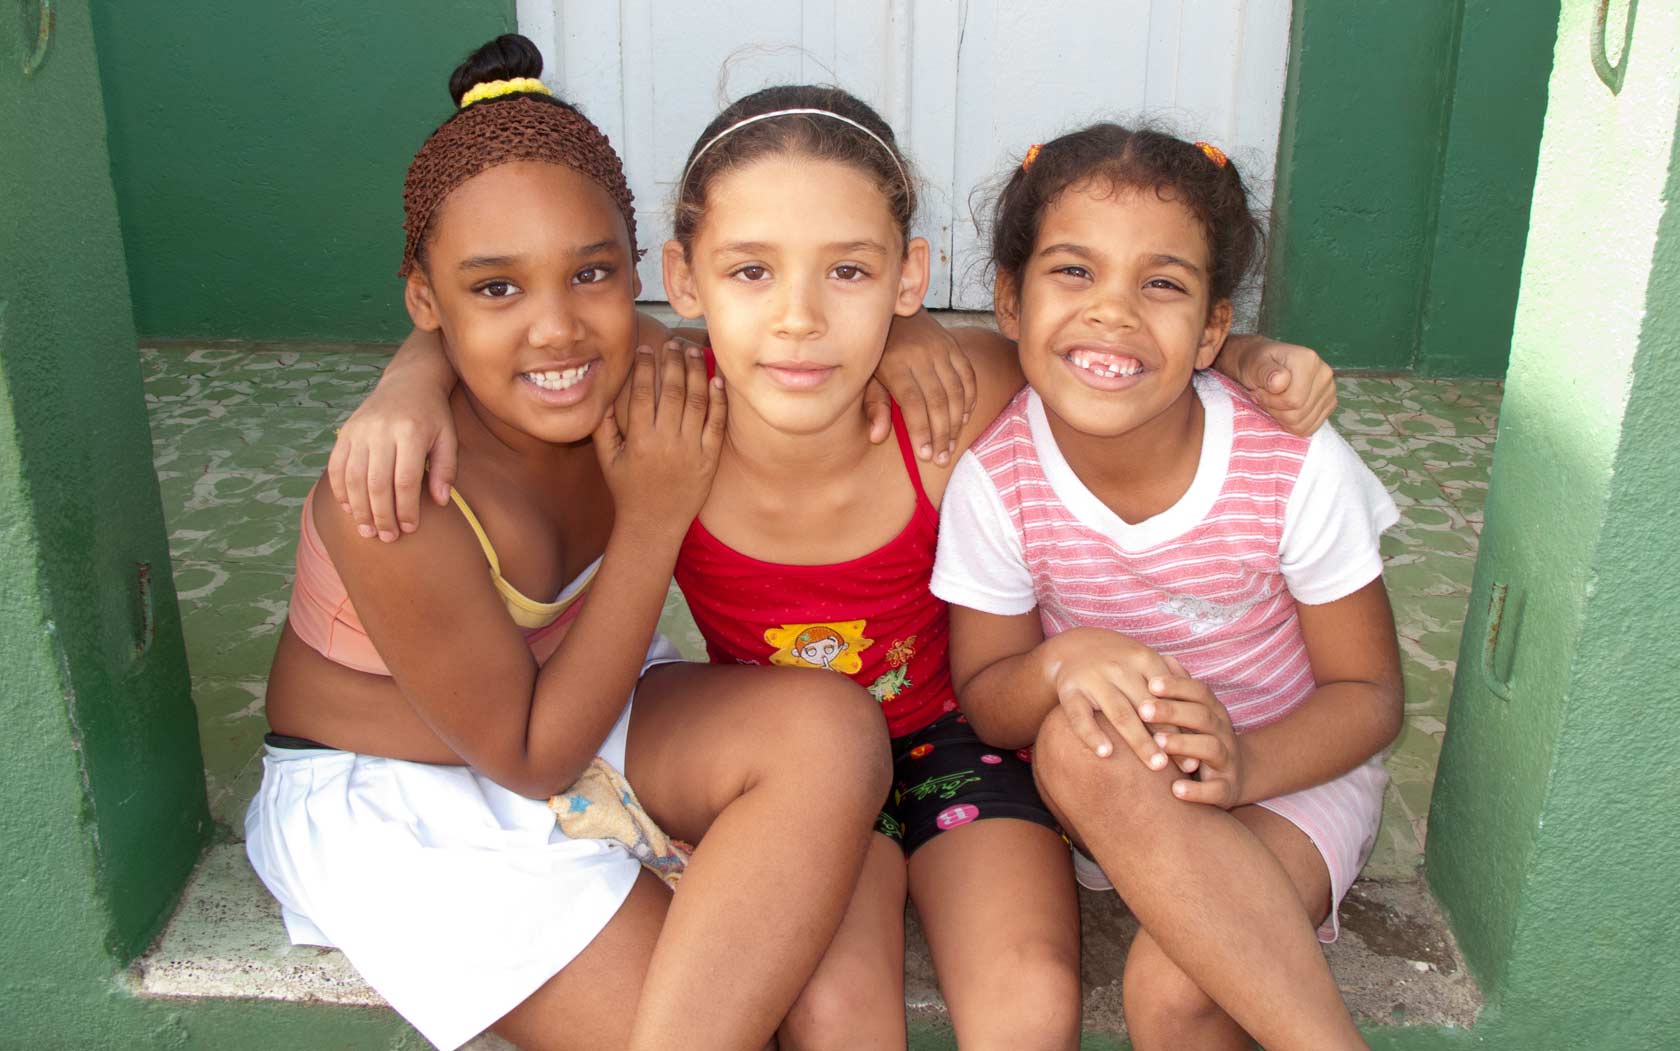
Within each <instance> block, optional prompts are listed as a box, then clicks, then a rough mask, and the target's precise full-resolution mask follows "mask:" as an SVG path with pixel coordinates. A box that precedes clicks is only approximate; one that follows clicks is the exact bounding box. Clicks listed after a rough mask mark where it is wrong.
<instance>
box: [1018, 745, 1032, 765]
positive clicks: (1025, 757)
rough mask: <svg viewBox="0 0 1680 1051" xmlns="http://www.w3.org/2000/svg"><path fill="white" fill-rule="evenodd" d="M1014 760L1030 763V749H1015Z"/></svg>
mask: <svg viewBox="0 0 1680 1051" xmlns="http://www.w3.org/2000/svg"><path fill="white" fill-rule="evenodd" d="M1015 758H1017V759H1019V760H1020V761H1021V762H1023V763H1030V762H1032V749H1031V748H1019V749H1016V751H1015Z"/></svg>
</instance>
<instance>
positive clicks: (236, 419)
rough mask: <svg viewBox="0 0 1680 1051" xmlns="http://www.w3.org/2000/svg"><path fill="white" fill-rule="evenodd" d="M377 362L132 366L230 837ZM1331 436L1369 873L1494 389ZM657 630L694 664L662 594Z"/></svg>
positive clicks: (1380, 383) (1461, 597) (1398, 399)
mask: <svg viewBox="0 0 1680 1051" xmlns="http://www.w3.org/2000/svg"><path fill="white" fill-rule="evenodd" d="M384 356H385V350H384V348H368V347H347V346H344V345H332V346H318V347H317V346H304V345H298V344H286V345H284V346H265V345H262V344H238V345H232V346H215V347H162V348H146V349H144V350H142V352H141V361H142V365H143V368H144V372H145V384H146V401H147V405H148V408H149V410H150V414H151V422H152V442H153V445H154V449H155V453H156V461H155V462H156V465H157V471H158V478H159V480H160V482H161V484H162V487H163V505H164V514H165V517H166V518H167V520H168V525H169V535H170V550H171V552H172V553H173V555H174V560H175V583H176V587H177V589H178V591H179V594H180V597H181V603H182V607H183V616H184V619H185V625H186V635H187V654H188V659H189V661H190V663H191V666H192V675H193V696H194V699H195V700H196V701H197V703H198V712H199V728H200V733H201V734H202V736H203V741H204V762H205V774H206V777H207V779H208V782H209V787H210V797H211V805H212V808H213V810H214V812H215V815H216V818H217V819H218V820H219V821H222V822H224V823H226V824H227V825H228V826H229V827H230V829H231V830H233V831H235V833H237V830H238V829H239V828H240V827H241V818H240V815H241V813H242V811H243V809H244V805H245V801H246V800H247V799H249V798H250V796H251V794H252V793H253V792H254V791H255V790H256V783H257V779H258V777H259V776H260V768H259V765H258V764H257V763H256V762H255V758H256V755H257V747H258V742H259V741H260V739H261V737H262V732H263V714H262V696H263V677H264V675H266V674H267V670H268V662H269V657H270V655H271V654H272V653H273V650H274V642H275V633H276V632H277V631H278V630H279V627H280V624H281V622H282V621H283V619H284V617H285V613H286V600H287V595H288V590H289V586H290V582H291V574H292V554H293V545H294V544H295V543H296V539H297V516H298V511H299V508H300V507H301V505H302V502H303V497H304V494H305V493H306V492H308V490H309V487H310V485H311V484H313V482H314V480H315V478H316V477H317V476H318V475H319V474H320V472H321V470H322V469H323V468H324V467H325V466H326V459H327V450H328V449H329V448H330V446H331V444H332V431H333V427H334V426H336V425H337V424H338V422H339V421H340V420H342V419H343V417H344V416H345V415H346V414H348V413H349V411H350V410H351V408H353V407H354V406H355V404H356V403H357V401H359V400H360V399H361V397H362V395H363V394H364V393H365V392H366V391H367V390H368V389H369V388H370V387H371V386H372V385H373V382H374V380H375V378H376V377H377V375H378V370H379V368H380V367H381V365H383V363H384ZM1340 391H1341V402H1342V407H1341V409H1340V410H1339V411H1338V412H1337V415H1336V421H1335V422H1336V425H1337V427H1338V428H1340V430H1341V432H1342V433H1343V434H1344V435H1346V436H1347V438H1348V440H1349V441H1350V442H1352V443H1353V445H1354V447H1355V448H1356V449H1358V450H1359V451H1360V453H1361V454H1362V455H1363V456H1364V457H1365V461H1366V463H1368V464H1369V465H1370V466H1371V468H1372V469H1373V470H1375V471H1376V472H1377V474H1378V475H1379V476H1380V477H1381V478H1382V480H1383V481H1384V482H1385V483H1386V484H1387V485H1388V487H1389V490H1390V491H1391V492H1392V493H1394V496H1395V500H1396V501H1397V502H1398V503H1399V504H1400V509H1401V522H1400V525H1399V526H1397V527H1396V528H1395V529H1393V530H1391V531H1390V532H1389V533H1388V535H1387V536H1385V537H1384V539H1383V554H1384V556H1385V557H1386V560H1387V565H1388V570H1387V575H1388V586H1389V590H1390V592H1391V593H1392V595H1393V598H1394V608H1395V616H1396V619H1397V621H1398V623H1399V627H1400V638H1401V645H1402V647H1403V649H1404V654H1405V671H1406V693H1407V699H1406V713H1407V716H1406V730H1405V733H1404V735H1403V736H1402V737H1401V739H1400V742H1399V744H1398V746H1397V747H1396V748H1395V751H1394V754H1393V755H1392V756H1391V757H1390V759H1389V763H1388V765H1389V769H1390V771H1391V772H1392V773H1393V775H1394V781H1393V784H1392V786H1391V787H1390V789H1389V797H1388V805H1387V807H1386V809H1385V812H1384V820H1383V833H1382V841H1381V842H1380V844H1379V845H1378V847H1377V851H1376V854H1375V856H1374V857H1373V858H1372V861H1371V865H1370V866H1369V867H1368V868H1367V870H1366V871H1367V873H1369V874H1372V875H1383V876H1403V875H1407V874H1410V873H1411V872H1412V871H1414V870H1415V869H1416V867H1417V865H1418V864H1419V862H1420V860H1421V858H1422V848H1423V833H1424V820H1425V818H1426V816H1427V814H1428V809H1429V792H1430V787H1431V782H1432V781H1433V778H1434V773H1435V763H1436V758H1437V756H1438V755H1439V753H1440V746H1441V734H1442V732H1443V731H1444V730H1445V728H1446V717H1447V701H1448V699H1449V697H1450V695H1451V692H1452V673H1453V663H1454V659H1455V657H1456V656H1457V653H1458V637H1459V633H1460V631H1461V629H1462V626H1463V621H1464V606H1465V601H1466V598H1467V596H1468V593H1469V588H1470V576H1471V569H1472V566H1473V564H1474V562H1475V555H1476V542H1477V536H1478V533H1479V532H1480V529H1481V516H1482V498H1483V495H1484V494H1485V491H1486V486H1487V472H1488V465H1489V461H1490V459H1491V456H1492V449H1493V433H1494V425H1495V422H1496V418H1497V414H1498V411H1499V394H1500V387H1499V384H1497V383H1494V382H1487V381H1440V380H1409V379H1378V378H1371V377H1356V378H1350V379H1344V380H1342V381H1341V386H1340ZM666 627H667V629H668V630H669V631H670V632H671V633H672V634H673V635H674V636H675V637H677V638H678V640H679V642H680V643H681V644H682V645H683V647H684V649H685V650H686V651H688V652H689V653H691V654H696V653H698V652H699V651H698V648H697V641H698V640H697V639H696V638H695V636H694V633H693V626H692V623H691V622H689V621H688V620H687V617H686V614H685V612H684V611H683V610H682V609H681V603H680V599H678V598H677V596H676V593H675V592H674V591H673V593H672V597H671V599H670V600H668V605H667V617H666Z"/></svg>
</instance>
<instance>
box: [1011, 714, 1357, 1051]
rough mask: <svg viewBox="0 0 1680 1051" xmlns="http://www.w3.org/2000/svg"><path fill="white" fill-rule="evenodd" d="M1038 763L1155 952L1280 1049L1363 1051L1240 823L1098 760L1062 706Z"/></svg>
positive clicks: (1293, 897)
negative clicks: (1345, 1050) (1352, 1050)
mask: <svg viewBox="0 0 1680 1051" xmlns="http://www.w3.org/2000/svg"><path fill="white" fill-rule="evenodd" d="M1098 719H1099V721H1101V722H1104V723H1106V721H1105V720H1102V717H1101V716H1100V715H1099V716H1098ZM1104 729H1105V730H1106V731H1107V732H1109V733H1114V732H1115V731H1114V730H1113V729H1112V728H1110V727H1108V726H1106V725H1105V726H1104ZM1033 768H1034V771H1035V774H1036V776H1037V777H1038V781H1039V788H1040V791H1041V793H1042V794H1043V796H1044V798H1045V800H1046V802H1048V803H1050V805H1051V806H1052V807H1053V808H1054V809H1055V810H1056V812H1057V813H1058V814H1060V815H1062V817H1063V819H1064V821H1065V822H1066V824H1067V826H1068V827H1069V828H1070V829H1071V830H1072V831H1073V832H1074V833H1075V834H1076V835H1077V836H1078V837H1079V839H1080V840H1081V841H1083V842H1084V843H1085V844H1086V845H1087V846H1088V847H1089V848H1090V850H1091V852H1092V853H1093V854H1094V855H1095V857H1096V859H1097V861H1098V862H1099V863H1100V864H1101V865H1102V867H1103V870H1104V871H1105V872H1106V873H1107V874H1108V876H1109V878H1110V879H1112V880H1113V881H1114V886H1115V890H1116V891H1118V892H1119V894H1120V896H1121V898H1123V899H1124V900H1125V902H1126V904H1127V906H1128V907H1130V908H1131V910H1132V913H1133V914H1134V915H1135V916H1137V918H1138V922H1139V923H1141V924H1142V925H1143V927H1144V929H1145V930H1147V931H1148V932H1149V934H1150V937H1151V939H1152V940H1153V942H1154V943H1155V945H1157V946H1158V947H1159V948H1160V949H1161V950H1162V951H1163V952H1164V953H1165V954H1166V956H1167V957H1168V958H1170V959H1171V960H1172V961H1173V962H1174V963H1175V964H1177V965H1178V967H1179V968H1181V969H1182V970H1183V971H1184V973H1185V974H1186V975H1189V976H1190V977H1191V978H1192V980H1193V981H1194V983H1195V984H1196V986H1197V987H1198V988H1200V989H1202V990H1204V991H1205V992H1206V993H1207V994H1208V996H1210V997H1211V998H1212V999H1213V1000H1214V1002H1215V1003H1217V1004H1218V1005H1219V1006H1220V1007H1221V1008H1222V1009H1223V1010H1224V1011H1225V1012H1227V1013H1228V1014H1230V1015H1231V1017H1232V1018H1234V1019H1235V1020H1236V1021H1237V1023H1238V1024H1239V1025H1241V1026H1242V1027H1243V1029H1244V1030H1246V1031H1247V1032H1248V1033H1249V1034H1251V1035H1252V1036H1254V1037H1255V1038H1256V1039H1258V1040H1259V1041H1260V1042H1261V1043H1262V1044H1264V1045H1265V1046H1266V1047H1267V1048H1269V1049H1271V1051H1292V1049H1295V1048H1300V1049H1311V1051H1334V1049H1338V1048H1364V1047H1366V1044H1365V1041H1364V1040H1363V1039H1362V1038H1361V1037H1360V1035H1359V1030H1358V1029H1357V1028H1355V1027H1354V1024H1353V1019H1352V1018H1351V1017H1350V1016H1349V1015H1348V1012H1347V1008H1346V1006H1344V1005H1343V1003H1342V998H1341V994H1340V992H1339V991H1338V990H1337V988H1336V983H1335V981H1334V980H1333V979H1332V978H1331V976H1330V968H1329V966H1328V965H1327V964H1326V963H1325V962H1324V954H1323V952H1322V951H1321V950H1320V949H1319V946H1318V940H1317V938H1316V937H1315V936H1314V933H1313V925H1312V923H1311V921H1310V920H1309V919H1308V917H1307V915H1306V912H1305V910H1304V909H1303V908H1302V907H1301V905H1300V896H1299V894H1298V892H1297V890H1296V887H1295V884H1294V882H1293V881H1292V880H1291V878H1290V875H1289V873H1288V872H1287V871H1285V869H1284V866H1283V865H1282V864H1281V863H1280V862H1279V860H1278V858H1277V856H1275V855H1274V854H1273V853H1272V851H1271V850H1269V849H1267V846H1266V844H1265V843H1263V842H1261V840H1260V839H1259V838H1257V837H1256V836H1255V834H1254V833H1253V832H1251V831H1249V829H1248V828H1247V827H1245V825H1244V824H1243V823H1242V822H1241V821H1239V820H1238V819H1237V818H1235V817H1233V816H1232V815H1231V814H1229V813H1226V812H1225V811H1223V810H1219V809H1216V808H1214V807H1207V806H1200V805H1197V804H1192V803H1184V802H1181V801H1180V800H1178V799H1175V798H1173V795H1172V790H1171V783H1172V780H1173V778H1174V776H1175V775H1174V773H1171V772H1168V771H1152V770H1150V769H1149V768H1148V767H1146V766H1144V765H1143V764H1142V763H1139V762H1137V761H1135V760H1134V759H1133V757H1131V756H1130V755H1127V754H1123V753H1116V754H1115V755H1113V756H1111V757H1109V758H1107V759H1099V758H1097V756H1096V755H1095V754H1094V753H1093V752H1092V751H1091V750H1090V749H1089V748H1088V747H1086V746H1085V744H1084V743H1083V742H1081V741H1080V740H1079V739H1078V738H1077V737H1076V736H1075V735H1074V733H1073V731H1072V729H1071V728H1070V727H1069V726H1068V723H1067V719H1066V717H1065V716H1063V715H1062V714H1061V711H1060V710H1059V709H1058V710H1057V711H1055V712H1052V713H1051V714H1050V716H1049V717H1048V718H1047V719H1045V721H1044V726H1043V727H1042V728H1041V729H1040V730H1039V735H1038V742H1037V745H1036V748H1035V751H1034V754H1033Z"/></svg>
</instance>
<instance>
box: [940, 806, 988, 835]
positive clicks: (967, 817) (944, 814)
mask: <svg viewBox="0 0 1680 1051" xmlns="http://www.w3.org/2000/svg"><path fill="white" fill-rule="evenodd" d="M979 816H980V808H979V807H976V806H968V805H966V804H962V803H959V804H957V805H956V806H953V807H946V808H945V809H944V810H941V811H940V812H939V816H938V817H936V818H934V819H933V822H934V824H936V825H938V826H939V827H940V828H942V829H952V828H956V827H957V826H958V825H966V824H968V823H969V822H970V821H973V820H974V819H975V818H977V817H979Z"/></svg>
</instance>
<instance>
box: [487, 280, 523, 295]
mask: <svg viewBox="0 0 1680 1051" xmlns="http://www.w3.org/2000/svg"><path fill="white" fill-rule="evenodd" d="M478 291H479V294H481V295H484V296H488V297H489V298H491V299H506V298H507V297H508V296H511V295H513V294H514V293H515V292H517V291H519V286H517V285H515V284H514V283H513V282H512V281H486V282H484V284H482V285H479V286H478Z"/></svg>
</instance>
